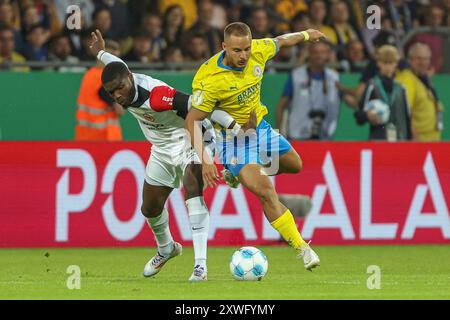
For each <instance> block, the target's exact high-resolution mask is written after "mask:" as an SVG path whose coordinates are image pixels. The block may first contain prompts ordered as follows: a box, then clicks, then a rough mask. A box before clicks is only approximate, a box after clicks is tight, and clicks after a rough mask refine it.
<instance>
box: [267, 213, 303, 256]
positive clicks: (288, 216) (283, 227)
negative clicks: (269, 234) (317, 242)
mask: <svg viewBox="0 0 450 320" xmlns="http://www.w3.org/2000/svg"><path fill="white" fill-rule="evenodd" d="M270 224H271V225H272V227H274V228H275V229H276V230H277V231H278V232H279V233H280V234H281V236H282V237H283V239H284V240H286V241H287V242H288V243H289V245H290V246H291V247H293V248H294V249H302V248H304V247H305V246H307V245H308V244H307V243H306V242H305V240H303V239H302V236H301V235H300V232H299V231H298V229H297V226H296V225H295V220H294V217H293V216H292V213H291V211H290V210H289V209H287V210H286V212H285V213H283V214H282V215H281V216H280V217H278V218H277V219H276V220H275V221H273V222H271V223H270Z"/></svg>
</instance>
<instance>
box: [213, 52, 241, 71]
mask: <svg viewBox="0 0 450 320" xmlns="http://www.w3.org/2000/svg"><path fill="white" fill-rule="evenodd" d="M224 57H225V51H223V52H222V53H221V54H220V56H219V59H217V66H218V67H220V68H222V69H226V70H233V71H240V72H242V71H244V68H233V67H229V66H226V65H224V64H223V63H222V60H223V58H224Z"/></svg>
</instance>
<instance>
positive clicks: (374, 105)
mask: <svg viewBox="0 0 450 320" xmlns="http://www.w3.org/2000/svg"><path fill="white" fill-rule="evenodd" d="M364 110H365V111H367V110H373V111H374V112H375V113H376V114H377V116H378V117H379V118H380V120H381V123H382V124H385V123H386V122H388V120H389V116H390V114H391V109H390V108H389V106H388V105H387V104H386V103H385V102H384V101H382V100H379V99H376V100H371V101H369V102H368V103H367V104H366V106H365V108H364Z"/></svg>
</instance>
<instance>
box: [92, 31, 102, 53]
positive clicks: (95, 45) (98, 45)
mask: <svg viewBox="0 0 450 320" xmlns="http://www.w3.org/2000/svg"><path fill="white" fill-rule="evenodd" d="M91 39H92V42H91V45H90V46H89V49H91V51H92V53H93V54H94V56H97V54H98V53H99V52H100V51H101V50H105V40H103V36H102V33H101V32H100V30H98V29H96V30H95V31H94V32H91Z"/></svg>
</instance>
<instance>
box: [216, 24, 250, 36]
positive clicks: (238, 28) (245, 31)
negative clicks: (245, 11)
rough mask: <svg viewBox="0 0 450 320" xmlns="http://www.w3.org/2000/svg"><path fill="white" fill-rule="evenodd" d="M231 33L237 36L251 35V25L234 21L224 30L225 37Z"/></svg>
mask: <svg viewBox="0 0 450 320" xmlns="http://www.w3.org/2000/svg"><path fill="white" fill-rule="evenodd" d="M231 35H233V36H237V37H245V36H251V35H252V31H251V30H250V27H249V26H248V25H246V24H245V23H243V22H233V23H230V24H229V25H227V26H226V27H225V30H224V31H223V37H224V39H226V38H228V37H229V36H231Z"/></svg>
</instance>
